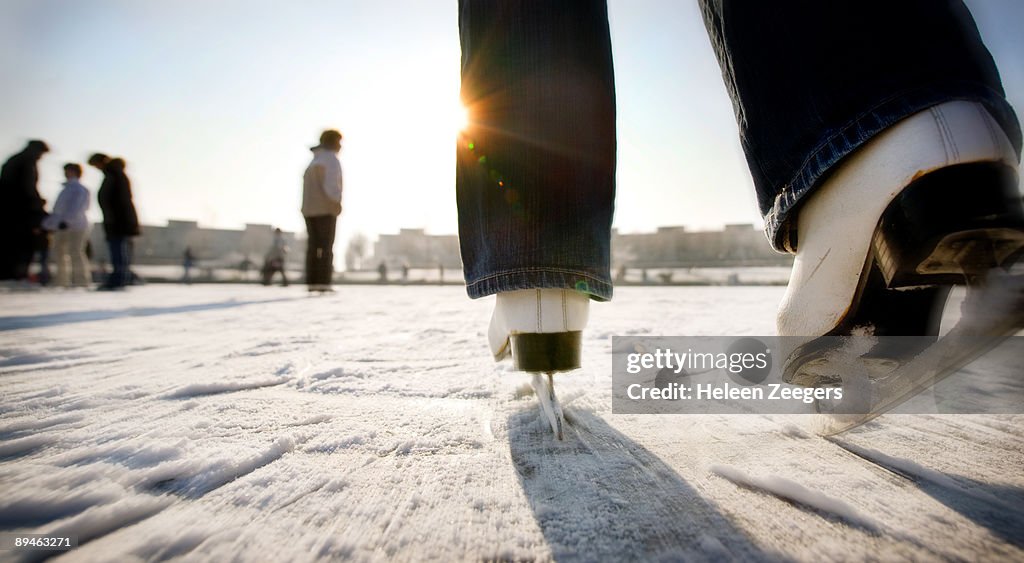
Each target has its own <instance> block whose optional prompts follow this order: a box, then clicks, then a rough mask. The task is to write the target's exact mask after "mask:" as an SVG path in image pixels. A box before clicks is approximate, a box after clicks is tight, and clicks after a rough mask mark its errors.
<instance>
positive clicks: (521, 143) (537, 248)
mask: <svg viewBox="0 0 1024 563" xmlns="http://www.w3.org/2000/svg"><path fill="white" fill-rule="evenodd" d="M459 30H460V37H461V41H462V100H463V103H464V104H466V106H467V107H468V108H469V111H470V120H471V126H470V128H469V129H468V130H467V132H466V134H465V135H463V136H462V137H461V138H460V140H459V145H458V150H457V155H458V164H457V200H458V208H459V235H460V244H461V247H462V248H461V249H462V261H463V266H464V270H465V276H466V284H467V289H468V292H469V295H470V296H471V297H482V296H484V295H489V294H492V293H497V292H500V291H510V290H515V289H528V288H535V287H553V288H575V289H578V290H580V291H582V292H585V293H588V294H590V295H591V296H592V297H594V298H596V299H600V300H605V299H610V298H611V295H612V285H611V276H610V271H609V270H610V266H609V253H610V233H611V220H612V209H613V206H614V196H615V85H614V80H613V76H612V58H611V40H610V37H609V32H608V11H607V7H606V6H605V3H604V1H603V0H598V1H594V0H573V1H568V0H566V1H552V2H528V1H524V0H508V1H502V2H494V1H491V0H460V2H459Z"/></svg>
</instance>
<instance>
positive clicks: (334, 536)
mask: <svg viewBox="0 0 1024 563" xmlns="http://www.w3.org/2000/svg"><path fill="white" fill-rule="evenodd" d="M783 291H784V288H782V287H671V288H652V287H625V288H621V289H617V290H616V296H615V299H614V301H612V302H611V303H597V304H594V306H593V307H592V308H591V321H590V325H589V328H588V330H587V332H586V333H585V335H584V338H585V340H584V361H585V365H584V368H583V369H582V370H580V371H578V372H575V373H571V374H565V375H561V376H558V379H557V383H556V385H557V386H558V391H559V394H560V396H561V398H562V401H563V402H564V403H565V404H566V414H567V417H568V421H569V426H568V429H567V439H566V440H565V441H564V442H556V441H555V440H554V439H553V437H552V436H551V433H550V430H549V429H548V428H547V427H546V422H545V421H543V420H542V419H541V417H540V415H539V411H538V409H537V406H536V404H535V401H536V399H535V398H534V397H532V396H530V395H529V394H527V393H526V392H525V389H526V388H528V385H527V382H528V379H527V377H526V376H525V375H523V374H520V373H516V372H513V371H511V370H510V366H509V365H508V364H494V363H493V361H492V360H491V357H490V354H489V352H488V350H487V345H486V342H485V337H484V335H485V331H486V326H487V321H488V319H489V315H490V310H491V307H492V306H493V300H491V299H482V300H477V301H471V300H469V299H468V298H467V297H466V296H465V293H464V290H463V289H462V288H460V287H399V286H379V287H375V286H342V287H338V292H337V293H336V294H334V295H327V296H322V297H311V296H308V295H307V294H306V292H305V290H304V288H302V287H292V288H288V289H281V288H276V287H274V288H264V287H258V286H251V285H250V286H243V285H212V286H192V287H184V286H170V285H149V286H144V287H138V288H132V289H130V290H129V291H126V292H123V293H115V294H111V293H97V292H84V291H37V292H10V291H8V292H5V293H2V294H0V301H2V303H3V310H2V312H0V531H17V532H32V533H52V534H61V533H65V534H76V535H77V536H78V537H79V541H80V543H81V546H80V547H79V548H77V549H75V550H73V551H70V552H68V553H65V554H63V555H61V556H59V557H58V559H57V560H68V561H110V560H117V561H133V560H165V559H175V558H181V559H184V560H208V561H227V560H250V561H307V560H315V559H318V558H345V559H353V560H384V559H391V558H395V559H400V560H430V559H436V560H445V561H448V560H481V559H486V560H492V559H510V560H511V559H515V560H524V559H531V560H550V559H555V560H566V561H572V560H580V561H594V560H623V559H627V560H635V559H648V560H652V559H653V560H683V559H685V560H716V561H717V560H723V559H738V560H764V559H769V560H800V561H821V560H866V559H880V560H897V559H916V560H937V559H938V560H971V561H976V560H992V561H994V560H1022V559H1024V469H1022V468H1024V416H1019V415H1018V416H1008V415H1003V416H994V415H989V416H982V415H971V416H967V415H916V416H912V415H888V416H883V417H880V418H878V419H877V420H876V421H874V422H871V423H869V424H867V425H865V426H863V427H861V428H859V429H857V430H854V431H851V432H848V433H846V434H844V435H842V436H840V437H838V438H835V439H824V438H820V437H817V436H815V435H812V434H810V433H808V432H807V431H805V430H804V426H803V425H802V424H801V421H799V420H794V418H799V417H790V418H786V417H780V416H775V417H772V416H756V415H732V416H728V415H719V416H711V415H707V416H683V415H629V416H626V415H613V414H611V399H610V397H611V336H612V335H625V334H650V335H742V334H749V335H764V334H772V333H773V332H774V316H775V308H776V306H777V304H778V302H779V299H780V298H781V296H782V293H783ZM38 555H40V553H35V554H30V553H14V552H0V560H18V559H28V560H31V559H32V558H33V557H35V556H38Z"/></svg>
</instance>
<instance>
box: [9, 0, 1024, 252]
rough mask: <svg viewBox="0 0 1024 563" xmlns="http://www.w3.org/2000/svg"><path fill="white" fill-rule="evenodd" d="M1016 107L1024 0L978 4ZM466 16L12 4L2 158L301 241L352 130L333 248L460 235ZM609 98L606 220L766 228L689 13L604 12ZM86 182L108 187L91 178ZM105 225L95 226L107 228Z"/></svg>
mask: <svg viewBox="0 0 1024 563" xmlns="http://www.w3.org/2000/svg"><path fill="white" fill-rule="evenodd" d="M969 5H970V6H971V7H972V10H973V11H974V14H975V17H976V18H977V20H978V23H979V27H980V28H981V30H982V34H983V36H984V37H985V39H986V41H987V42H988V44H989V47H990V49H991V50H992V51H993V54H994V56H995V58H996V60H997V63H999V65H1000V70H1001V72H1002V74H1003V78H1004V82H1005V85H1006V88H1007V91H1008V93H1009V97H1010V99H1011V102H1013V103H1014V105H1015V106H1016V107H1018V108H1021V107H1024V64H1022V62H1024V40H1022V39H1021V36H1022V35H1024V34H1022V32H1021V28H1022V24H1024V2H1017V1H1015V0H977V1H973V2H969ZM456 8H457V3H456V2H455V1H454V0H445V1H423V0H420V1H414V0H406V1H390V2H373V1H369V0H366V1H345V0H329V1H328V0H293V1H288V2H281V1H274V0H244V1H243V0H177V1H174V2H155V1H148V0H147V1H132V0H65V1H57V0H4V1H3V2H2V3H0V66H2V69H3V77H4V87H3V88H2V89H0V132H2V134H0V153H3V155H7V154H10V153H13V152H15V151H17V150H19V149H20V148H21V147H22V145H23V144H24V142H25V140H27V139H29V138H42V139H45V140H46V141H47V142H48V143H50V145H51V146H52V148H53V152H51V153H50V154H49V155H47V156H46V158H45V159H44V160H43V161H42V163H41V166H40V172H41V181H40V191H41V192H42V193H43V194H44V197H47V198H48V199H50V201H51V202H52V201H53V198H54V197H55V195H56V193H57V191H58V190H59V183H60V180H61V171H60V168H61V165H62V163H63V162H65V161H69V160H72V161H79V162H83V161H84V160H85V159H86V158H87V157H88V155H89V154H90V153H92V152H95V151H102V152H106V153H108V154H112V155H120V156H123V157H124V158H125V159H126V160H127V161H128V164H129V169H128V170H129V174H130V175H131V177H132V181H133V184H134V186H135V197H136V201H137V205H138V208H139V213H140V215H141V217H142V220H143V221H144V222H145V223H150V224H154V223H155V224H163V222H164V221H166V220H167V219H169V218H182V219H197V220H199V221H200V223H201V224H203V225H206V226H216V227H228V228H236V227H240V226H241V225H242V224H243V223H246V222H253V223H271V224H274V225H279V226H282V227H284V228H286V229H289V230H301V225H302V218H301V215H300V214H299V212H298V207H299V197H300V194H299V191H300V190H299V185H300V178H301V174H302V170H303V168H304V167H305V165H306V163H307V161H308V159H309V152H308V147H309V146H311V145H312V144H315V141H316V137H317V135H318V134H319V132H320V130H321V129H323V128H325V127H336V128H339V129H341V130H342V131H343V132H344V133H345V148H344V150H343V152H342V164H343V166H344V170H345V213H344V215H343V216H342V219H341V222H340V223H339V244H338V248H339V249H340V248H343V245H344V242H345V240H346V239H347V238H348V236H349V235H350V234H351V233H353V232H355V231H361V232H364V233H367V234H371V235H372V234H376V233H381V232H385V233H386V232H395V231H397V229H398V228H400V227H414V228H415V227H418V228H426V229H427V230H428V232H432V233H437V234H442V233H453V232H455V230H456V214H455V188H454V158H455V156H454V143H455V141H454V128H455V123H456V120H457V114H458V105H457V104H458V86H459V84H458V78H459V76H458V73H459V43H458V27H457V13H456ZM609 10H610V14H611V30H612V36H613V48H614V57H615V63H616V82H617V95H618V102H619V106H618V110H619V121H618V132H619V165H618V170H619V174H618V189H619V195H618V199H617V206H616V215H615V226H617V227H618V228H619V229H620V230H622V231H624V232H636V231H649V230H653V228H654V227H656V226H658V225H687V226H690V227H693V228H714V227H717V226H720V225H722V224H725V223H735V222H753V223H756V224H758V225H760V218H759V216H758V213H757V209H756V205H755V202H754V197H753V194H752V191H751V187H750V186H751V184H750V177H749V174H748V172H747V169H746V165H745V163H744V160H743V158H742V154H741V151H740V148H739V143H738V140H737V138H736V126H735V123H734V121H733V117H732V109H731V105H730V102H729V99H728V96H727V95H726V92H725V88H724V86H723V85H722V80H721V75H720V72H719V69H718V65H717V63H716V62H715V58H714V55H713V53H712V51H711V47H710V45H709V43H708V40H707V37H706V34H705V32H704V26H703V23H702V21H701V19H700V15H699V12H698V9H697V6H696V2H693V1H683V0H680V1H658V0H611V1H610V3H609ZM84 181H85V183H86V185H88V186H89V187H91V188H94V189H95V188H96V187H98V185H99V181H100V178H99V175H98V174H97V173H95V172H94V171H89V172H87V174H86V176H85V178H84ZM97 217H98V215H97Z"/></svg>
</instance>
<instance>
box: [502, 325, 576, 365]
mask: <svg viewBox="0 0 1024 563" xmlns="http://www.w3.org/2000/svg"><path fill="white" fill-rule="evenodd" d="M582 336H583V333H582V332H581V331H574V332H549V333H521V334H513V335H511V336H509V339H510V340H511V341H512V361H513V362H514V364H515V369H517V370H520V371H530V372H548V373H550V372H556V371H569V370H573V369H577V368H579V367H580V355H581V350H582V349H583V338H582Z"/></svg>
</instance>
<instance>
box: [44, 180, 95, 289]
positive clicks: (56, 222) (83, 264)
mask: <svg viewBox="0 0 1024 563" xmlns="http://www.w3.org/2000/svg"><path fill="white" fill-rule="evenodd" d="M81 176H82V167H81V166H80V165H78V164H75V163H73V162H72V163H68V164H65V165H64V177H65V178H67V181H66V182H64V189H63V190H61V192H60V195H58V196H57V201H56V202H55V203H54V204H53V211H52V212H51V213H50V215H49V216H48V217H47V218H46V219H44V220H43V225H42V226H43V228H44V229H46V230H48V231H53V232H54V236H53V248H54V260H55V261H56V262H57V280H56V285H58V286H61V287H69V286H72V285H73V286H75V287H88V285H89V277H90V276H89V273H90V272H89V260H88V259H87V258H86V256H85V245H86V244H87V243H88V241H89V220H88V219H86V217H85V212H86V210H88V209H89V190H88V189H87V188H86V187H85V186H83V185H82V184H81V182H79V181H78V179H79V178H81Z"/></svg>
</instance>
